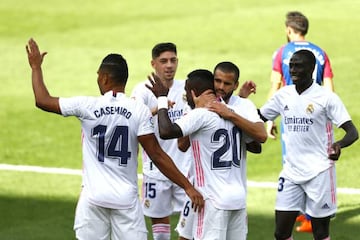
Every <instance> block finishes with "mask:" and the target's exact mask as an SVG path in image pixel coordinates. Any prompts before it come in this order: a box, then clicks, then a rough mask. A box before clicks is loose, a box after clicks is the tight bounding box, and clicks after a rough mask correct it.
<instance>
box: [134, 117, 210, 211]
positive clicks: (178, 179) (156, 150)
mask: <svg viewBox="0 0 360 240" xmlns="http://www.w3.org/2000/svg"><path fill="white" fill-rule="evenodd" d="M166 115H167V114H166ZM138 140H139V143H140V144H141V146H142V147H143V148H144V150H145V151H146V153H147V154H148V155H149V157H150V158H151V160H152V161H153V162H154V164H155V165H156V166H157V167H158V168H159V170H160V171H161V172H162V173H163V174H164V175H165V176H166V177H168V178H169V179H170V180H171V181H172V182H174V183H176V184H177V185H179V186H180V187H181V188H183V189H184V190H185V192H186V194H187V195H188V196H189V198H190V199H191V201H192V206H193V208H194V210H195V211H201V209H202V208H203V207H204V199H203V197H202V195H201V194H200V193H199V192H198V191H197V190H196V189H195V188H194V187H193V185H192V184H191V183H190V182H189V181H188V179H187V178H186V177H185V176H184V175H183V174H182V173H181V172H180V171H179V170H178V168H177V167H176V165H175V164H174V162H173V161H172V160H171V158H170V157H169V156H168V155H167V154H166V153H165V152H164V151H163V150H162V149H161V147H160V145H159V142H158V141H157V139H156V137H155V135H154V134H148V135H143V136H139V137H138Z"/></svg>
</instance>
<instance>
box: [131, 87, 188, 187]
mask: <svg viewBox="0 0 360 240" xmlns="http://www.w3.org/2000/svg"><path fill="white" fill-rule="evenodd" d="M146 83H147V84H149V85H150V82H148V81H147V82H145V83H140V84H138V85H136V86H135V88H134V89H133V91H132V93H131V98H134V99H136V100H137V101H141V102H143V103H144V104H145V105H147V106H148V107H149V108H150V109H153V108H157V98H156V97H155V96H154V94H153V93H152V92H151V91H150V90H149V89H148V88H147V87H146V86H145V84H146ZM184 86H185V81H181V80H174V83H173V85H172V86H171V88H170V89H169V93H168V96H167V98H168V100H170V101H173V102H175V104H174V106H173V107H172V108H169V110H168V114H169V118H170V120H171V121H172V122H174V121H175V120H176V119H179V118H180V117H181V116H183V115H184V114H185V113H186V112H188V111H189V106H188V104H187V102H186V100H185V99H184V94H185V90H184ZM154 125H155V135H156V136H157V139H158V141H159V143H160V146H161V148H162V149H163V150H164V151H165V152H166V153H167V154H168V155H169V156H170V157H171V159H172V160H173V161H174V163H175V165H176V166H177V168H178V169H179V170H180V171H181V172H182V173H183V174H184V175H185V176H187V175H188V172H189V169H190V165H191V163H190V161H191V154H190V150H188V151H187V152H185V153H184V152H182V151H180V150H179V149H178V142H177V139H167V140H163V139H161V138H160V136H159V129H158V118H157V115H155V116H154ZM142 160H143V174H145V175H147V176H149V177H152V178H155V179H159V180H167V179H168V178H167V177H166V176H164V175H163V174H162V173H161V172H160V170H159V169H158V168H157V167H156V166H155V165H154V164H153V162H152V161H151V159H150V158H149V157H148V155H147V154H146V152H145V151H143V152H142Z"/></svg>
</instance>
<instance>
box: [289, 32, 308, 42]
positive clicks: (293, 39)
mask: <svg viewBox="0 0 360 240" xmlns="http://www.w3.org/2000/svg"><path fill="white" fill-rule="evenodd" d="M303 41H305V37H304V36H302V35H299V34H294V35H293V36H292V37H291V42H303Z"/></svg>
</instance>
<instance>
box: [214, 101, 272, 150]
mask: <svg viewBox="0 0 360 240" xmlns="http://www.w3.org/2000/svg"><path fill="white" fill-rule="evenodd" d="M208 107H209V110H210V111H213V112H216V113H217V114H219V115H220V116H221V117H223V118H224V119H227V120H229V121H231V122H233V123H234V124H235V125H236V126H237V127H238V128H240V129H241V130H242V131H244V132H245V133H246V134H247V135H248V136H249V137H251V138H252V139H254V141H256V142H259V143H264V142H265V141H266V139H267V134H266V130H265V126H264V123H263V122H251V121H249V120H247V119H245V118H243V117H242V116H240V115H239V114H237V113H235V112H234V111H232V110H231V109H229V108H228V107H227V106H226V105H225V104H223V103H220V102H211V103H209V106H208Z"/></svg>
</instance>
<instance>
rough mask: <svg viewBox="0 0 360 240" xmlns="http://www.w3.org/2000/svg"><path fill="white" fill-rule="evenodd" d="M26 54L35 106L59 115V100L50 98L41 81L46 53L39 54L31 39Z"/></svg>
mask: <svg viewBox="0 0 360 240" xmlns="http://www.w3.org/2000/svg"><path fill="white" fill-rule="evenodd" d="M26 52H27V55H28V60H29V64H30V67H31V79H32V88H33V92H34V96H35V105H36V106H37V107H38V108H40V109H42V110H44V111H48V112H54V113H58V114H61V111H60V105H59V98H58V97H52V96H50V94H49V91H48V90H47V88H46V86H45V83H44V80H43V73H42V69H41V64H42V62H43V60H44V57H45V55H46V54H47V52H43V53H40V51H39V47H38V45H37V43H36V42H35V41H34V39H32V38H31V39H30V40H29V41H28V44H27V45H26Z"/></svg>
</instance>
